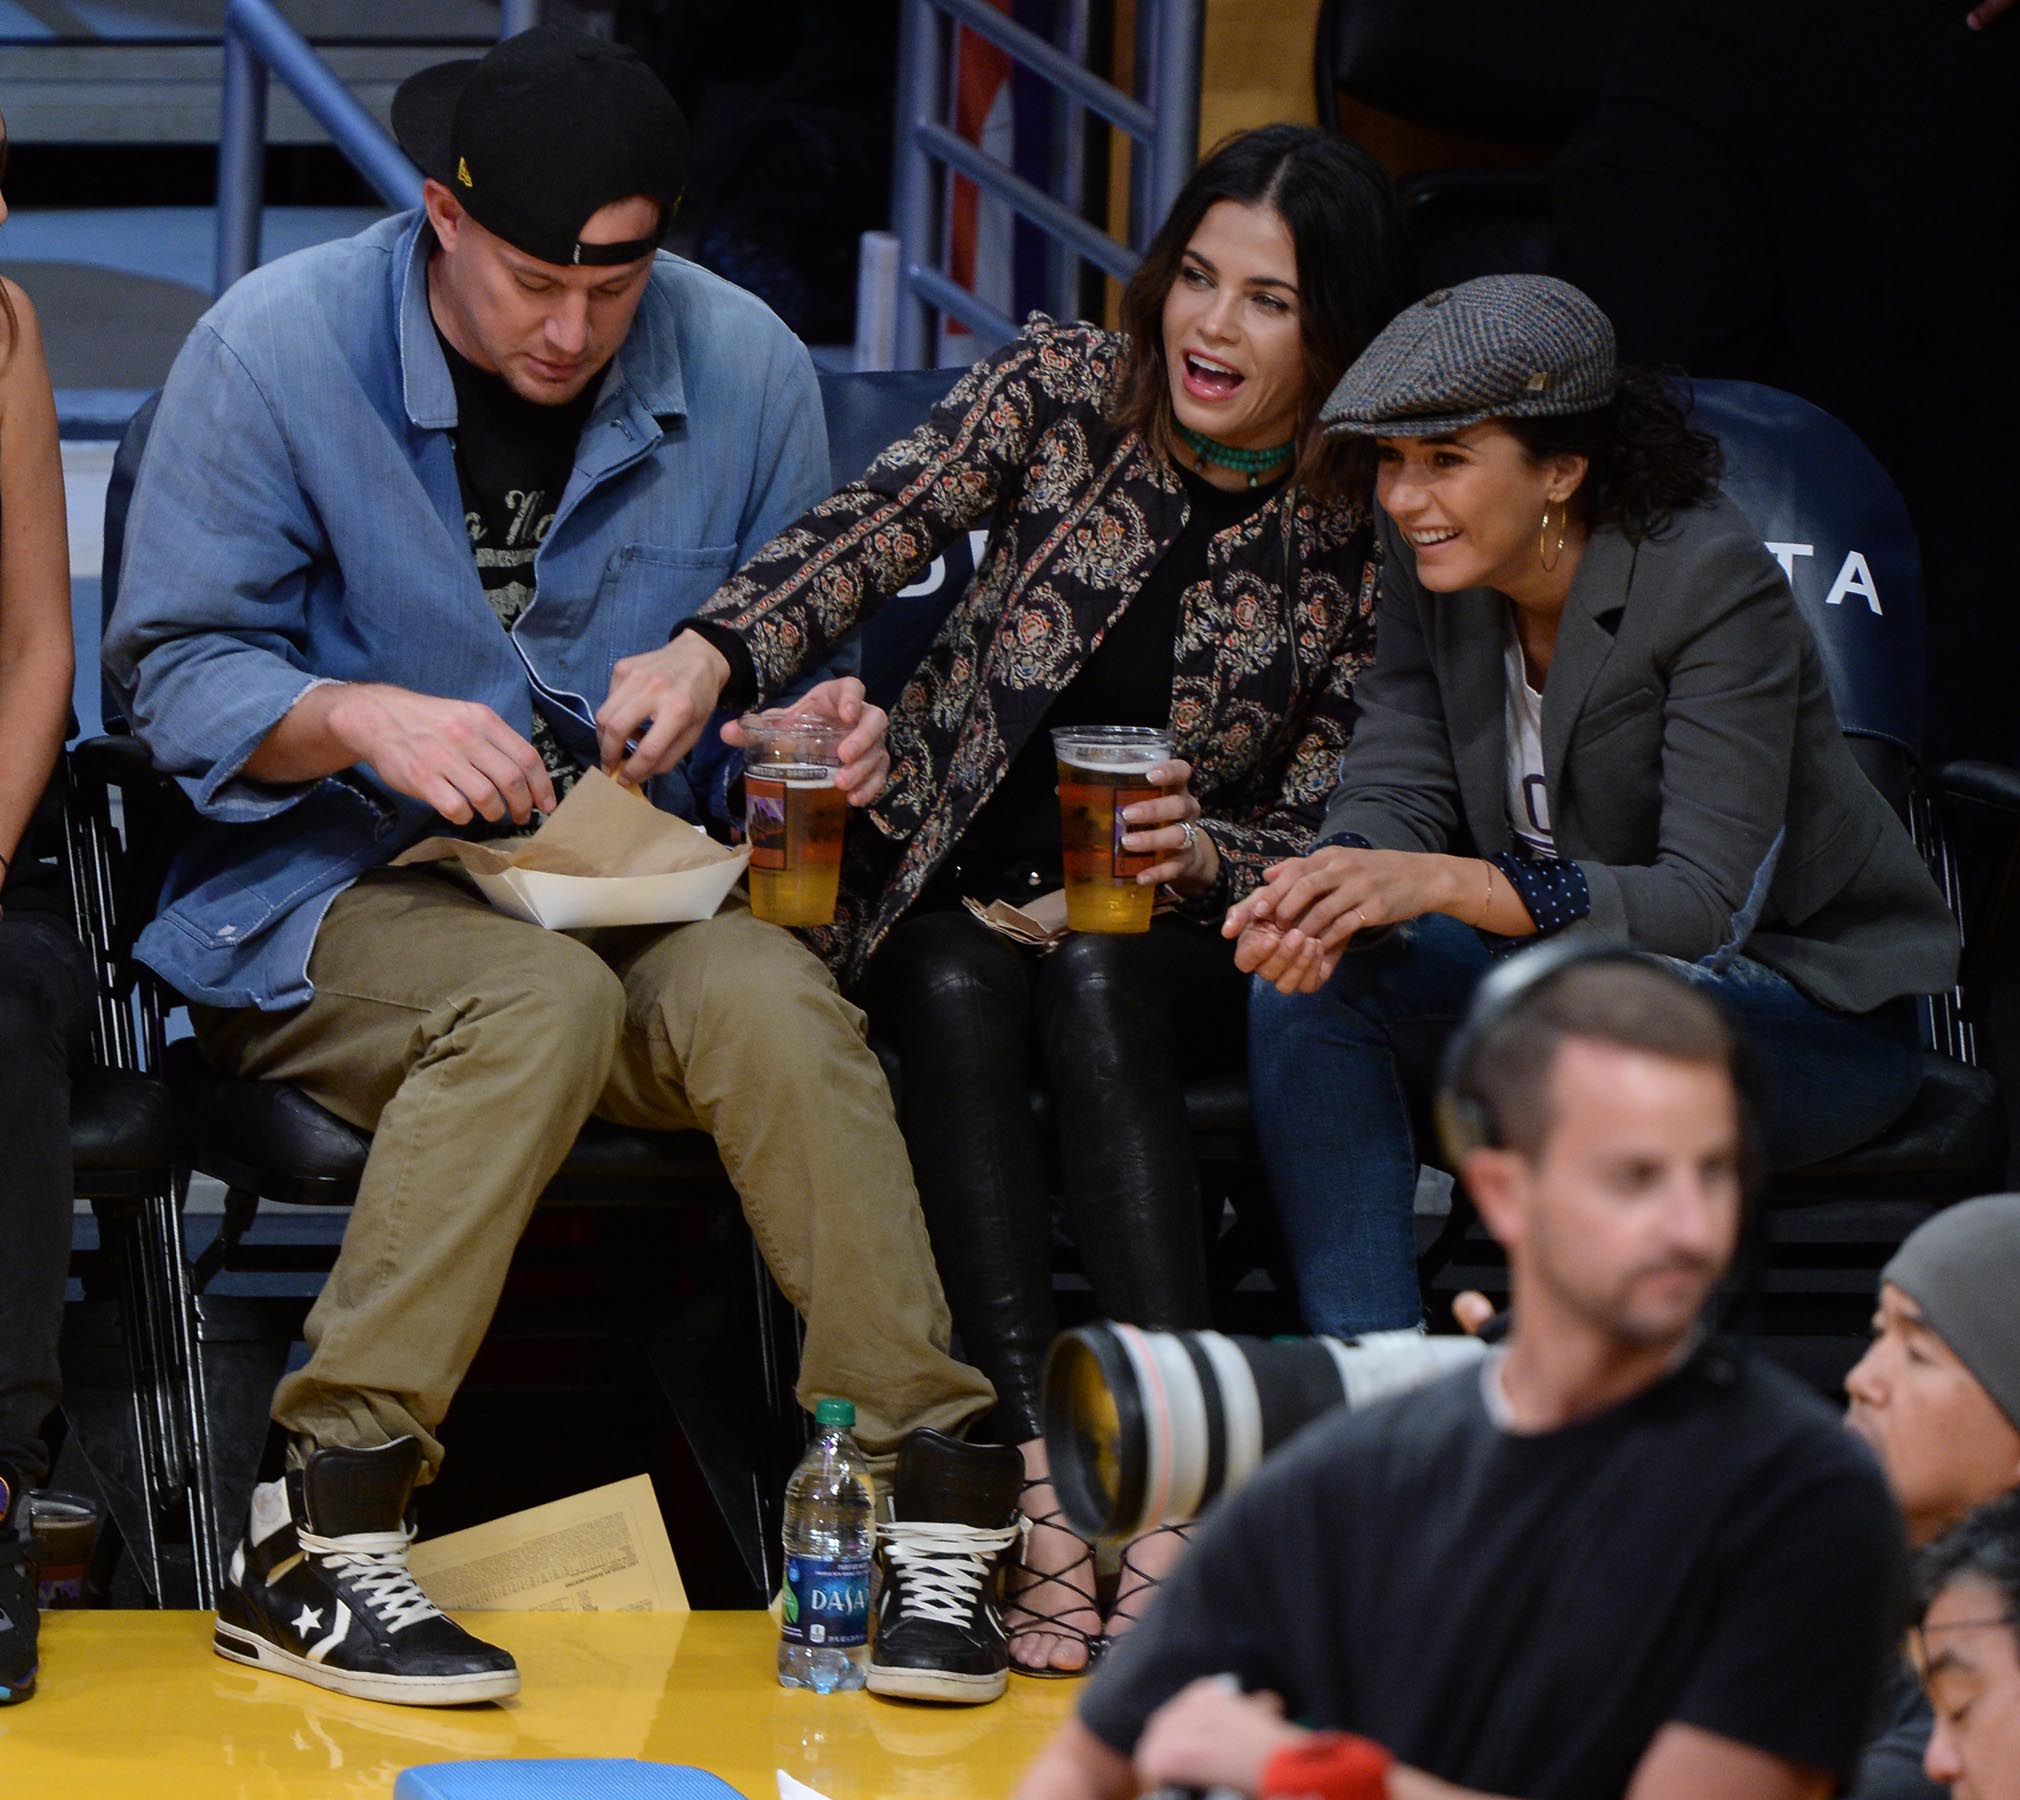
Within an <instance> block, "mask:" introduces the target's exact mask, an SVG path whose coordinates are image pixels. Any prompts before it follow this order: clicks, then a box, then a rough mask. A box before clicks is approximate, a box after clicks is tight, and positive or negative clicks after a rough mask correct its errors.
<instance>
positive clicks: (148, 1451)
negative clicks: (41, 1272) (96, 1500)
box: [94, 1203, 174, 1606]
mask: <svg viewBox="0 0 2020 1800" xmlns="http://www.w3.org/2000/svg"><path fill="white" fill-rule="evenodd" d="M94 1210H95V1211H96V1213H97V1215H98V1241H99V1247H100V1250H101V1253H102V1254H103V1255H105V1257H106V1258H107V1259H108V1260H109V1261H110V1262H112V1263H113V1265H114V1267H115V1269H116V1271H117V1281H118V1292H119V1323H120V1337H121V1340H122V1344H123V1349H124V1356H125V1363H126V1377H127V1386H128V1401H127V1409H126V1410H127V1414H128V1419H129V1423H130V1429H131V1433H132V1440H133V1445H134V1452H135V1475H136V1480H137V1483H138V1487H139V1495H140V1502H141V1504H140V1507H139V1510H138V1514H137V1516H136V1517H135V1518H134V1519H133V1521H132V1524H133V1525H134V1526H136V1527H137V1528H138V1529H137V1530H131V1531H128V1532H127V1534H126V1536H127V1547H128V1549H129V1550H130V1551H131V1552H132V1555H133V1559H134V1563H135V1566H136V1567H137V1568H138V1569H139V1571H140V1578H141V1580H142V1582H143V1583H144V1584H145V1585H146V1587H147V1590H148V1592H149V1593H150V1594H152V1595H153V1596H154V1601H155V1604H156V1605H157V1606H161V1605H165V1604H167V1593H166V1589H167V1587H168V1582H167V1580H166V1571H165V1568H164V1563H163V1558H162V1547H161V1535H160V1531H161V1522H162V1519H163V1518H164V1516H165V1515H166V1514H167V1512H168V1511H169V1510H170V1509H169V1506H168V1503H167V1496H168V1495H169V1494H170V1493H171V1492H172V1491H173V1486H174V1476H173V1473H172V1467H171V1465H172V1456H173V1453H172V1451H171V1449H170V1446H169V1444H168V1443H167V1441H166V1439H165V1433H164V1424H165V1421H164V1416H163V1406H162V1398H163V1393H162V1388H163V1378H162V1372H161V1364H160V1359H159V1354H158V1331H157V1325H156V1317H155V1305H154V1300H153V1294H152V1286H153V1284H152V1282H151V1280H150V1278H149V1270H148V1268H147V1258H146V1256H145V1255H144V1253H143V1249H142V1244H143V1237H144V1229H143V1224H142V1219H143V1214H144V1203H143V1206H142V1207H139V1208H136V1207H133V1206H129V1205H123V1204H122V1205H116V1206H115V1205H103V1206H98V1207H96V1208H94ZM108 1498H109V1495H108Z"/></svg>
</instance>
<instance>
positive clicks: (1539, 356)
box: [1319, 275, 1620, 437]
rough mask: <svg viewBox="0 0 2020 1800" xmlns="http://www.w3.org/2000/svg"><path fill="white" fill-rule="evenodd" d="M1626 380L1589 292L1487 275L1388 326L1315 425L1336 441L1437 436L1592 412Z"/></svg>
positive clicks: (1535, 278)
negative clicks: (1494, 422) (1490, 423)
mask: <svg viewBox="0 0 2020 1800" xmlns="http://www.w3.org/2000/svg"><path fill="white" fill-rule="evenodd" d="M1619 381H1620V371H1619V367H1618V365H1617V363H1616V362H1615V360H1614V353H1613V323H1612V321H1611V320H1610V319H1608V318H1607V316H1606V315H1605V314H1604V313H1603V312H1601V311H1600V310H1599V308H1598V306H1597V305H1596V304H1595V303H1594V302H1593V301H1592V300H1591V298H1590V297H1589V296H1587V295H1586V294H1584V293H1581V292H1580V291H1579V290H1578V289H1577V288H1575V287H1573V286H1572V285H1571V284H1570V282H1568V281H1558V280H1555V279H1554V278H1552V277H1551V276H1548V275H1483V276H1481V277H1480V278H1479V279H1478V280H1477V281H1467V282H1462V283H1461V284H1460V285H1459V286H1458V287H1451V288H1439V289H1438V290H1437V292H1436V293H1431V294H1426V295H1425V296H1424V297H1423V299H1421V300H1419V301H1418V302H1417V303H1416V305H1414V306H1410V307H1406V308H1405V309H1404V310H1403V311H1402V312H1400V313H1398V314H1397V315H1396V316H1395V318H1393V319H1391V320H1390V321H1389V323H1388V324H1387V325H1385V326H1384V327H1383V328H1382V329H1381V331H1380V332H1379V333H1378V334H1377V335H1376V337H1375V341H1374V342H1373V343H1371V344H1370V345H1369V346H1368V347H1367V348H1366V349H1365V350H1363V351H1362V352H1361V354H1360V355H1359V357H1357V358H1356V359H1355V362H1354V366H1353V367H1352V368H1350V369H1349V370H1348V371H1347V372H1346V373H1345V374H1344V375H1342V376H1341V377H1340V381H1339V385H1338V386H1337V387H1336V388H1334V389H1333V392H1332V397H1331V398H1330V399H1328V400H1327V401H1326V403H1325V406H1324V407H1323V408H1322V409H1321V410H1320V413H1319V418H1320V420H1321V421H1322V422H1323V423H1324V425H1325V426H1326V428H1327V431H1328V433H1329V434H1330V435H1332V436H1336V437H1337V436H1356V437H1441V436H1443V435H1444V434H1445V433H1447V432H1451V431H1458V430H1460V429H1461V428H1462V427H1464V426H1467V425H1478V424H1480V423H1481V422H1482V421H1483V420H1486V419H1535V418H1546V417H1550V416H1553V415H1561V414H1564V413H1580V412H1590V411H1591V410H1592V409H1593V408H1594V407H1599V406H1604V405H1605V404H1606V403H1607V402H1608V401H1609V400H1611V399H1612V398H1613V395H1614V390H1615V389H1616V388H1617V387H1618V386H1619Z"/></svg>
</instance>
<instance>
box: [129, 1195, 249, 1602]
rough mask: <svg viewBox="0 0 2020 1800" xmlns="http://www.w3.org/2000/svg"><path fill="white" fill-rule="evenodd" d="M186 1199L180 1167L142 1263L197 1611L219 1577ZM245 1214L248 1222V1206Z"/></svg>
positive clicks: (151, 1208) (153, 1212) (156, 1211)
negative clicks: (151, 1289)
mask: <svg viewBox="0 0 2020 1800" xmlns="http://www.w3.org/2000/svg"><path fill="white" fill-rule="evenodd" d="M188 1197H189V1172H188V1170H187V1169H178V1170H177V1171H176V1172H175V1176H174V1179H173V1182H172V1184H171V1186H170V1187H169V1188H168V1189H167V1190H166V1191H164V1192H163V1193H161V1194H159V1195H157V1196H155V1197H154V1198H153V1199H151V1200H150V1201H149V1203H148V1210H147V1222H148V1227H149V1232H148V1257H149V1261H150V1263H151V1264H152V1265H153V1267H154V1269H155V1270H156V1272H157V1281H158V1286H157V1299H158V1304H159V1306H160V1316H161V1321H162V1356H163V1362H162V1368H163V1374H164V1395H163V1397H164V1402H165V1408H166V1412H167V1415H168V1417H169V1419H170V1421H171V1424H172V1430H173V1442H174V1444H175V1446H176V1450H177V1457H176V1465H177V1474H178V1477H179V1498H180V1502H181V1505H180V1510H181V1512H182V1515H183V1522H184V1524H185V1526H186V1528H187V1531H188V1534H189V1542H190V1571H191V1576H192V1587H193V1589H194V1593H193V1599H194V1603H195V1604H196V1605H197V1606H199V1607H204V1608H208V1607H211V1606H214V1605H216V1603H217V1595H218V1587H219V1584H220V1581H221V1578H222V1573H223V1571H222V1565H221V1558H220V1552H219V1547H218V1532H217V1518H216V1512H215V1509H214V1507H213V1505H212V1500H211V1492H212V1469H211V1454H210V1432H209V1424H208V1416H207V1414H206V1411H205V1404H204V1393H205V1389H204V1374H203V1340H202V1336H201V1334H200V1333H199V1332H198V1330H197V1317H196V1284H195V1282H194V1280H193V1279H192V1275H191V1270H190V1264H189V1258H188V1255H187V1253H186V1248H185V1244H184V1240H183V1207H184V1205H185V1203H186V1202H187V1200H188ZM251 1204H252V1205H253V1206H256V1205H257V1204H258V1201H257V1199H256V1198H254V1199H252V1202H251ZM247 1210H248V1216H249V1215H250V1208H248V1209H247ZM244 1229H245V1228H244V1226H243V1225H241V1226H240V1227H239V1231H238V1234H237V1235H238V1236H243V1235H244ZM234 1241H236V1238H235V1239H234Z"/></svg>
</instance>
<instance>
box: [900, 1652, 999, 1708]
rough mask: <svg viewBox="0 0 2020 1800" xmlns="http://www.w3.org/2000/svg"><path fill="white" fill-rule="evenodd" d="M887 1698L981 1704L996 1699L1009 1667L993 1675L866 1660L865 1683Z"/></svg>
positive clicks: (952, 1703) (964, 1704)
mask: <svg viewBox="0 0 2020 1800" xmlns="http://www.w3.org/2000/svg"><path fill="white" fill-rule="evenodd" d="M865 1685H866V1686H867V1687H868V1688H869V1690H870V1692H871V1693H873V1694H882V1695H883V1696H884V1698H885V1699H887V1700H941V1701H945V1702H947V1703H948V1704H949V1705H952V1706H982V1705H985V1704H986V1703H987V1702H989V1701H991V1700H1000V1699H1001V1698H1002V1697H1003V1695H1004V1693H1005V1692H1006V1691H1007V1690H1008V1688H1009V1686H1010V1671H1009V1670H1008V1669H999V1670H997V1672H996V1673H995V1674H993V1675H957V1674H954V1673H952V1672H951V1671H949V1670H945V1669H906V1668H899V1667H896V1666H893V1665H890V1664H880V1663H872V1664H870V1676H869V1680H868V1682H867V1683H866V1684H865Z"/></svg>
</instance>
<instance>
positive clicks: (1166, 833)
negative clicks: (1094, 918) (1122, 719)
mask: <svg viewBox="0 0 2020 1800" xmlns="http://www.w3.org/2000/svg"><path fill="white" fill-rule="evenodd" d="M1144 779H1146V780H1148V781H1149V783H1150V785H1151V786H1152V787H1156V788H1162V789H1164V792H1163V793H1161V794H1159V795H1158V796H1157V798H1156V799H1154V800H1139V801H1137V802H1136V803H1135V804H1134V805H1131V806H1126V807H1124V808H1123V809H1122V822H1123V823H1124V824H1125V825H1126V826H1128V828H1129V829H1128V830H1127V831H1125V832H1124V833H1123V838H1122V847H1123V849H1125V850H1133V851H1135V852H1137V853H1138V854H1139V855H1154V856H1157V857H1158V858H1159V860H1158V861H1157V862H1156V863H1154V864H1153V865H1152V866H1151V867H1150V868H1148V869H1145V870H1144V871H1143V872H1142V873H1141V874H1139V875H1138V876H1137V878H1136V879H1137V881H1138V883H1139V884H1140V885H1142V886H1145V887H1154V886H1159V885H1162V886H1167V887H1170V888H1173V889H1175V890H1176V891H1177V892H1179V893H1181V894H1201V893H1204V892H1205V891H1206V890H1207V889H1208V888H1210V887H1212V886H1213V884H1214V882H1215V881H1216V880H1218V879H1219V877H1220V852H1219V851H1218V850H1217V849H1215V848H1214V842H1213V839H1212V838H1210V837H1208V836H1207V834H1206V833H1205V832H1204V831H1202V830H1201V829H1200V826H1199V820H1200V816H1201V814H1200V805H1199V801H1198V800H1197V799H1195V798H1194V797H1193V793H1192V787H1191V782H1192V764H1191V763H1189V762H1187V761H1186V760H1185V759H1184V758H1183V757H1173V758H1172V759H1171V761H1169V762H1166V763H1160V764H1159V765H1158V766H1157V767H1156V768H1154V769H1152V770H1150V771H1149V772H1148V774H1147V775H1146V776H1145V777H1144Z"/></svg>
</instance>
